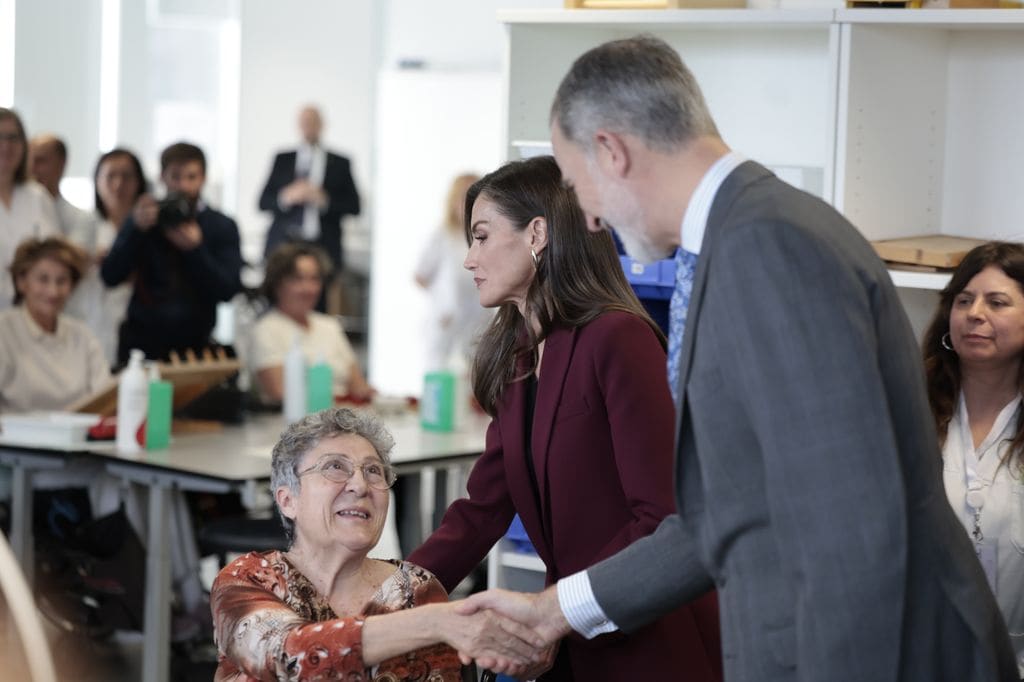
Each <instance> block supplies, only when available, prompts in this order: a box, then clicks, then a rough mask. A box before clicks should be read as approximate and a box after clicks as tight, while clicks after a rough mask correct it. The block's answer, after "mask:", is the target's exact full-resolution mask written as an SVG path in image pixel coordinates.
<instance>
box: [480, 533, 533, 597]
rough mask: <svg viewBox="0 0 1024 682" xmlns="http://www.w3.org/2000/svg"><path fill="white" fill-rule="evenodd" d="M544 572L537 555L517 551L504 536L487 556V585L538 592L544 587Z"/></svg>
mask: <svg viewBox="0 0 1024 682" xmlns="http://www.w3.org/2000/svg"><path fill="white" fill-rule="evenodd" d="M546 572H547V568H546V567H545V566H544V562H543V561H541V559H540V557H539V556H537V555H536V554H524V553H523V552H517V551H516V550H515V549H513V548H512V543H511V542H509V541H508V540H506V539H505V538H502V539H501V540H499V541H498V543H497V544H496V545H494V547H493V548H492V549H491V553H490V554H489V555H488V556H487V586H488V587H502V588H505V589H511V590H518V591H521V592H539V591H540V590H543V589H544V576H545V574H546Z"/></svg>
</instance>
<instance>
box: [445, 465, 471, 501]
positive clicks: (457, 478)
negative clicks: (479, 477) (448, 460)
mask: <svg viewBox="0 0 1024 682" xmlns="http://www.w3.org/2000/svg"><path fill="white" fill-rule="evenodd" d="M464 471H465V467H464V466H463V465H462V464H452V465H450V466H448V467H447V469H446V470H445V485H444V493H445V495H444V508H445V509H448V507H450V506H452V502H454V501H455V500H457V499H459V498H460V497H465V495H466V482H465V480H464V478H463V472H464Z"/></svg>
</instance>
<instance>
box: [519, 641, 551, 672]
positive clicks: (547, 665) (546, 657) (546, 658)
mask: <svg viewBox="0 0 1024 682" xmlns="http://www.w3.org/2000/svg"><path fill="white" fill-rule="evenodd" d="M557 654H558V643H557V642H556V643H555V644H552V645H551V646H549V647H548V648H546V649H544V650H543V651H542V652H541V659H540V660H539V661H538V662H536V663H534V664H533V665H531V666H529V667H527V668H526V669H525V670H521V671H519V672H518V673H517V674H516V677H517V678H519V679H520V680H535V679H537V678H538V677H540V676H541V675H543V674H544V673H546V672H547V671H549V670H551V666H553V665H554V664H555V656H556V655H557Z"/></svg>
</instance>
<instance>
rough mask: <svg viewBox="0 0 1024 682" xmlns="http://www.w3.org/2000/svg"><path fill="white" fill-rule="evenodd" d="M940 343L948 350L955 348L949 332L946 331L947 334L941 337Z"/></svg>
mask: <svg viewBox="0 0 1024 682" xmlns="http://www.w3.org/2000/svg"><path fill="white" fill-rule="evenodd" d="M939 343H941V344H942V347H943V348H945V349H946V350H950V351H951V350H953V344H952V342H951V339H950V336H949V332H946V333H945V334H943V335H942V338H941V339H939Z"/></svg>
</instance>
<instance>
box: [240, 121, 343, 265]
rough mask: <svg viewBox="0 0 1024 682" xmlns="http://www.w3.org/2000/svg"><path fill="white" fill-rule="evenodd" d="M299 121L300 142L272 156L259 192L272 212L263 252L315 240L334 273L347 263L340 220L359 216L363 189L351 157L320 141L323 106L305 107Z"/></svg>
mask: <svg viewBox="0 0 1024 682" xmlns="http://www.w3.org/2000/svg"><path fill="white" fill-rule="evenodd" d="M298 123H299V131H300V133H301V135H302V141H301V142H300V143H299V146H298V147H297V148H296V149H293V150H289V151H285V152H281V153H279V154H278V155H277V156H275V157H274V166H273V168H272V169H271V171H270V177H269V178H268V179H267V183H266V185H264V187H263V192H262V193H261V194H260V210H263V211H270V212H271V213H272V214H273V216H274V219H273V222H271V224H270V228H269V229H268V230H267V241H266V247H265V248H264V256H265V257H267V256H269V255H270V254H271V252H273V250H274V249H275V248H277V246H278V245H279V244H282V243H284V242H288V241H295V240H301V241H308V242H313V243H314V244H317V245H319V246H320V247H321V248H322V249H323V250H324V251H326V252H327V255H328V257H329V258H330V259H331V266H332V267H333V269H334V272H335V273H339V272H341V270H342V267H343V266H344V262H345V261H344V257H343V253H342V220H343V219H344V217H345V216H346V215H359V210H360V205H359V192H358V191H357V190H356V184H355V181H354V180H353V179H352V170H351V164H350V163H349V160H348V159H347V158H346V157H344V156H341V155H340V154H336V153H334V152H332V151H329V150H328V149H326V148H324V146H323V144H322V141H321V137H320V136H321V133H322V132H323V127H324V122H323V117H322V116H321V115H320V110H319V109H317V108H316V107H315V106H306V107H303V108H302V110H301V111H300V112H299V121H298Z"/></svg>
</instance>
